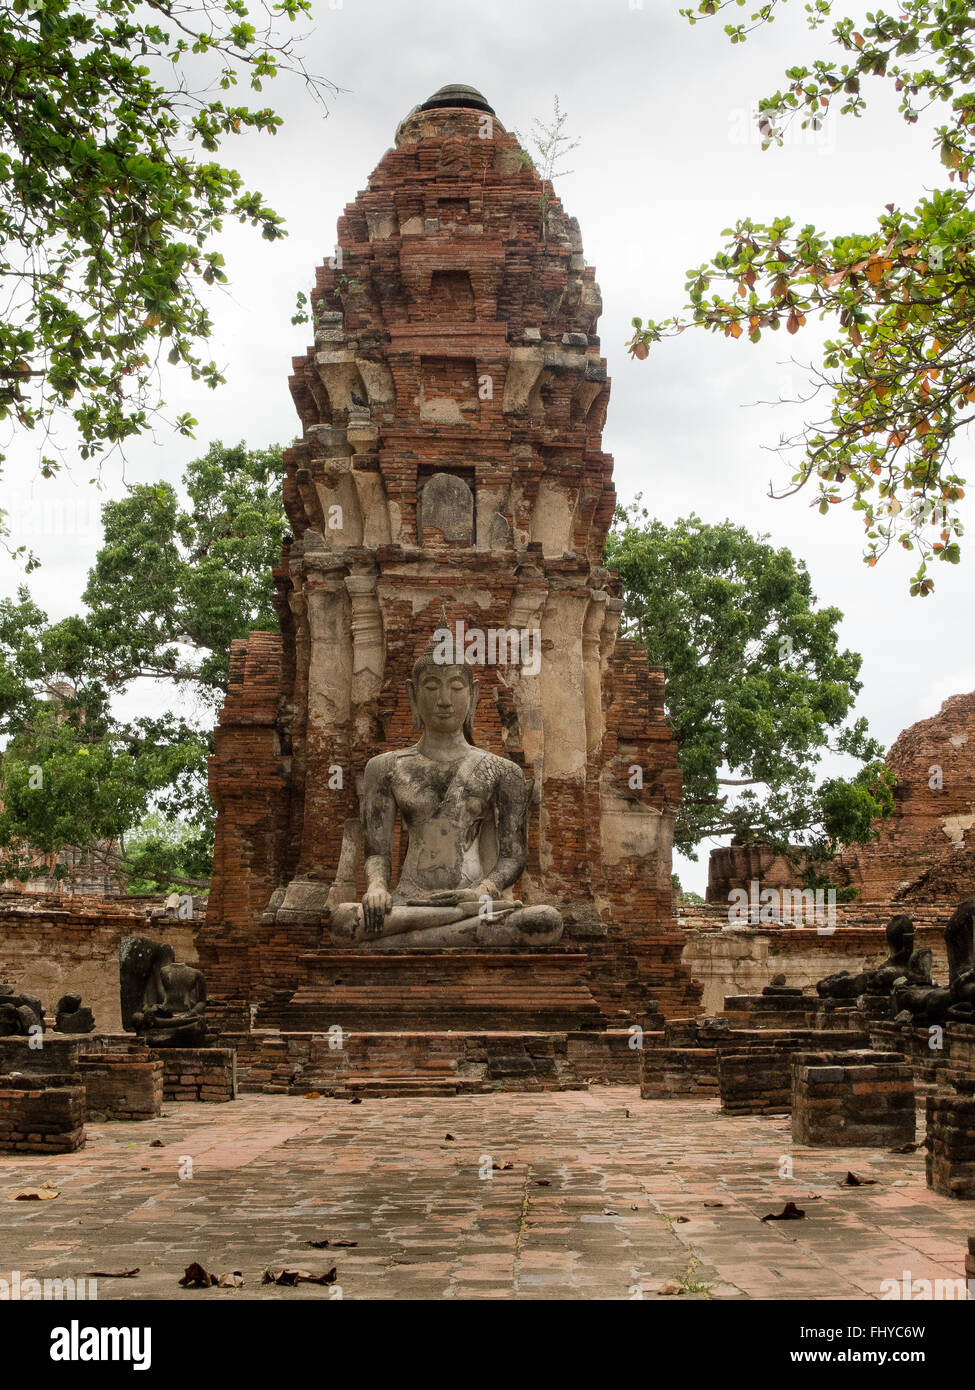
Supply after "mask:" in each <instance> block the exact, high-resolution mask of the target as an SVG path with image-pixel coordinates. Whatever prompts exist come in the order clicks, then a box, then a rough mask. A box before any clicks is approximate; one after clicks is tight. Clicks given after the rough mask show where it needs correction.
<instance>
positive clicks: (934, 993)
mask: <svg viewBox="0 0 975 1390" xmlns="http://www.w3.org/2000/svg"><path fill="white" fill-rule="evenodd" d="M945 947H946V949H947V953H948V985H947V988H945V987H944V986H941V985H933V984H932V983H931V978H930V975H929V976H928V980H927V983H926V985H923V986H917V985H912V983H911V982H910V981H905V982H903V983H901V984H899V985H898V986H897V987H896V988H895V990H894V1006H895V1008H896V1009H897V1010H898V1011H899V1012H898V1014H897V1020H896V1021H897V1022H903V1023H909V1022H911V1021H915V1020H916V1021H917V1022H918V1023H951V1022H955V1023H975V898H966V899H965V900H964V901H963V902H960V903H959V904H958V906H957V907H956V908H955V911H954V912H953V913H952V915H951V919H950V920H949V922H948V925H947V926H946V927H945Z"/></svg>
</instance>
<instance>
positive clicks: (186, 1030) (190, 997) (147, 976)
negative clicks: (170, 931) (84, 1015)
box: [119, 936, 207, 1047]
mask: <svg viewBox="0 0 975 1390" xmlns="http://www.w3.org/2000/svg"><path fill="white" fill-rule="evenodd" d="M119 983H120V987H121V997H122V1027H123V1028H124V1029H125V1030H126V1032H129V1033H137V1034H138V1035H139V1037H140V1038H142V1039H143V1041H144V1042H146V1043H147V1044H148V1045H149V1046H150V1047H203V1046H204V1045H205V1041H206V997H207V996H206V983H205V981H204V979H203V976H202V975H201V973H200V971H199V970H197V969H196V968H195V966H192V965H180V964H178V963H177V962H176V959H175V952H174V951H173V948H172V946H167V945H164V944H163V943H162V942H159V941H151V940H150V939H149V938H148V937H145V936H125V937H123V938H122V945H121V948H120V950H119Z"/></svg>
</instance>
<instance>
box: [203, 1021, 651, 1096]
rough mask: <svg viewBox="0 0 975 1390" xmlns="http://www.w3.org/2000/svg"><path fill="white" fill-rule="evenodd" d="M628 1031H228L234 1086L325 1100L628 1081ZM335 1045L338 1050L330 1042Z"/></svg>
mask: <svg viewBox="0 0 975 1390" xmlns="http://www.w3.org/2000/svg"><path fill="white" fill-rule="evenodd" d="M634 1041H635V1037H634V1034H633V1033H631V1032H630V1031H629V1030H626V1029H616V1030H613V1029H609V1030H606V1031H604V1032H585V1033H558V1032H531V1031H528V1030H519V1031H517V1032H513V1031H508V1032H490V1031H485V1032H482V1033H475V1032H447V1031H445V1032H440V1033H436V1032H429V1031H423V1032H409V1031H403V1032H398V1033H395V1032H382V1033H378V1032H377V1033H363V1032H356V1033H353V1032H343V1033H342V1034H341V1035H340V1036H339V1035H336V1034H332V1035H329V1034H328V1033H324V1032H323V1033H308V1032H300V1033H283V1032H281V1033H279V1032H277V1031H272V1030H267V1031H261V1030H257V1031H255V1032H253V1033H226V1034H224V1035H222V1036H221V1038H220V1042H221V1043H223V1044H225V1045H227V1046H228V1047H232V1048H234V1049H235V1050H236V1055H237V1068H238V1076H239V1082H240V1089H241V1091H245V1092H252V1091H264V1092H267V1093H282V1094H288V1095H305V1094H307V1093H308V1092H309V1091H316V1092H318V1093H319V1094H320V1095H328V1096H351V1095H373V1096H407V1095H459V1094H466V1093H472V1094H477V1093H483V1092H488V1091H548V1090H576V1089H580V1088H584V1087H586V1086H587V1085H589V1083H590V1082H594V1083H607V1084H616V1085H626V1084H628V1085H635V1084H636V1082H637V1079H638V1075H639V1065H640V1063H639V1058H640V1053H639V1051H638V1049H637V1048H636V1047H635V1046H634ZM339 1042H340V1043H341V1046H338V1043H339Z"/></svg>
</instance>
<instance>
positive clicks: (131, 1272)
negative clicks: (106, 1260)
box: [85, 1265, 139, 1279]
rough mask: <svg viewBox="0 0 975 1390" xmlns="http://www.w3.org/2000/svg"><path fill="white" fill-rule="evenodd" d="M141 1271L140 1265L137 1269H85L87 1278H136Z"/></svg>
mask: <svg viewBox="0 0 975 1390" xmlns="http://www.w3.org/2000/svg"><path fill="white" fill-rule="evenodd" d="M138 1272H139V1266H138V1265H136V1267H135V1269H88V1270H86V1271H85V1278H86V1279H134V1278H135V1276H136V1275H137V1274H138Z"/></svg>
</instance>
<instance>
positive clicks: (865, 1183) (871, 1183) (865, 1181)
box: [839, 1173, 877, 1187]
mask: <svg viewBox="0 0 975 1390" xmlns="http://www.w3.org/2000/svg"><path fill="white" fill-rule="evenodd" d="M839 1185H840V1187H876V1185H877V1179H876V1178H858V1177H857V1175H856V1173H847V1175H846V1177H845V1178H843V1179H842V1180H841V1181H840V1184H839Z"/></svg>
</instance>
